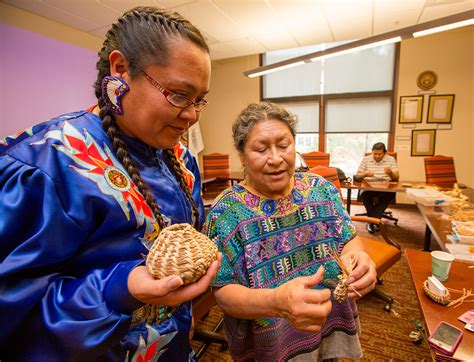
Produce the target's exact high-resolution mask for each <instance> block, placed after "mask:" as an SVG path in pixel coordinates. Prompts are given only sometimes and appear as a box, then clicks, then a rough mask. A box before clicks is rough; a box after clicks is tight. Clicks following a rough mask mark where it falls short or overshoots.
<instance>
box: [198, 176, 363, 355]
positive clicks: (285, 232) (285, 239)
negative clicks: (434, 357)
mask: <svg viewBox="0 0 474 362" xmlns="http://www.w3.org/2000/svg"><path fill="white" fill-rule="evenodd" d="M205 232H206V233H207V234H208V236H209V237H210V238H211V239H212V240H214V241H215V242H216V243H217V245H218V248H219V251H221V252H222V254H223V260H222V266H221V268H220V270H219V272H218V275H217V277H216V278H215V279H214V281H213V283H212V285H213V286H214V287H221V286H225V285H227V284H240V285H243V286H245V287H248V288H276V287H278V286H279V285H282V284H283V283H285V282H287V281H289V280H292V279H294V278H296V277H299V276H306V275H311V274H314V273H316V271H317V270H318V268H319V266H320V265H324V268H325V274H324V279H323V281H322V283H321V284H320V285H318V286H316V287H315V288H317V289H321V288H332V289H334V287H335V285H336V284H337V281H338V280H337V275H338V274H339V273H340V270H339V267H338V266H337V264H336V263H335V262H334V261H333V260H332V259H331V257H330V255H329V253H328V247H329V246H331V247H332V248H333V249H334V250H337V251H338V252H340V251H341V250H342V248H343V247H344V245H345V244H346V243H347V242H349V241H350V240H352V239H353V238H354V237H355V235H356V231H355V229H354V227H353V225H352V223H351V221H350V217H349V215H348V214H347V212H346V211H345V208H344V205H343V204H342V201H341V198H340V196H339V192H338V190H337V189H336V188H335V187H334V185H332V184H331V183H329V182H327V181H326V180H325V179H323V178H321V177H320V176H317V175H314V174H307V173H296V174H295V182H294V187H293V189H292V190H291V192H290V194H289V195H288V196H287V197H284V198H280V199H276V200H275V199H268V198H264V197H259V196H257V195H255V194H253V193H251V192H249V191H248V190H247V189H246V188H244V187H243V186H241V185H235V186H232V187H230V188H228V189H227V190H226V191H224V192H223V193H222V194H221V195H220V196H219V197H218V198H217V200H216V201H215V202H214V204H213V206H212V208H211V210H210V211H209V214H208V217H207V221H206V224H205ZM331 298H332V297H331ZM332 302H333V304H332V305H333V307H332V312H331V314H330V315H329V317H328V319H327V321H326V323H325V324H324V325H323V326H322V330H321V332H320V333H315V334H314V333H305V332H300V331H298V330H296V329H295V328H294V327H293V326H292V325H291V324H290V323H289V322H288V321H287V320H285V319H283V318H258V319H255V320H244V319H239V318H234V317H231V316H229V315H225V317H224V318H225V327H226V335H227V337H228V340H229V348H230V352H231V354H232V356H233V358H234V359H235V360H237V361H241V360H242V361H243V360H247V359H256V360H257V361H283V360H288V359H290V358H292V357H295V356H298V355H301V354H306V353H312V354H311V356H312V358H313V357H314V356H319V358H336V357H348V358H359V357H360V356H361V348H360V344H359V340H358V319H357V309H356V306H355V303H354V302H352V301H345V302H342V303H338V302H335V301H334V300H333V299H332Z"/></svg>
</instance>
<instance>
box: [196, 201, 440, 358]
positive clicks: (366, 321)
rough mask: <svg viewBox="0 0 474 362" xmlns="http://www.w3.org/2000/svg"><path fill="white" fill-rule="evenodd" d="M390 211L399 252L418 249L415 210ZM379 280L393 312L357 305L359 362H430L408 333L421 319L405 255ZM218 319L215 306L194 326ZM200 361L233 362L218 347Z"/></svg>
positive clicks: (419, 225)
mask: <svg viewBox="0 0 474 362" xmlns="http://www.w3.org/2000/svg"><path fill="white" fill-rule="evenodd" d="M391 209H392V211H393V214H394V216H395V217H397V218H398V219H399V222H398V225H397V226H395V225H393V222H391V221H387V222H386V224H387V225H388V233H389V235H391V236H392V237H393V239H395V240H396V241H397V242H398V243H399V244H400V245H401V246H402V249H421V248H422V246H423V239H424V231H425V224H424V222H423V219H422V217H421V216H420V214H419V213H418V210H417V209H416V208H415V207H400V208H391ZM363 211H364V209H363V207H362V206H360V205H353V209H352V210H351V214H352V215H354V214H356V213H358V212H363ZM356 227H357V230H358V232H359V233H360V234H361V235H364V234H367V231H366V229H365V225H363V224H360V223H358V224H356ZM375 235H377V234H375ZM435 244H436V243H435V242H434V241H432V242H431V247H432V248H433V249H435V250H436V249H438V247H437V245H435ZM382 279H383V284H382V285H379V286H377V288H380V290H381V291H383V292H385V293H387V294H389V295H391V296H392V297H393V298H394V300H395V302H394V304H393V308H392V312H390V313H388V312H385V311H384V310H383V306H384V302H383V301H381V300H380V299H378V298H376V297H375V296H374V295H372V294H369V295H368V296H365V297H364V298H362V299H361V300H359V301H358V302H357V306H358V309H359V315H360V321H361V327H362V333H361V336H360V341H361V345H362V349H363V358H362V359H361V361H431V354H430V350H429V348H428V345H427V342H426V341H425V340H423V341H422V342H421V343H420V344H414V343H413V342H412V341H411V339H410V338H409V334H410V332H411V331H416V330H417V329H416V326H415V323H416V322H417V321H418V322H422V316H421V312H420V310H419V306H418V301H417V299H416V294H415V289H414V287H413V284H412V281H411V277H410V272H409V270H408V265H407V262H406V259H405V256H404V255H402V258H401V260H400V261H398V262H397V263H396V264H395V265H394V266H392V267H391V268H390V269H389V270H388V271H387V272H385V273H384V274H383V278H382ZM221 317H222V312H221V311H220V309H219V307H217V306H215V307H214V308H213V309H212V310H211V312H210V313H209V315H208V316H207V317H206V318H205V319H203V320H202V321H200V322H198V323H197V326H199V327H200V328H203V329H207V330H212V328H213V327H214V326H215V325H216V324H217V322H218V321H219V319H220V318H221ZM202 345H203V344H202V342H197V341H193V343H192V346H193V348H194V350H195V351H197V350H198V349H199V348H200V347H201V346H202ZM200 361H205V362H207V361H209V362H213V361H216V362H217V361H232V357H231V356H230V354H229V353H228V351H226V350H224V351H222V350H221V349H220V346H219V345H217V344H210V345H208V347H207V349H206V350H205V352H204V353H203V354H202V355H201V357H200Z"/></svg>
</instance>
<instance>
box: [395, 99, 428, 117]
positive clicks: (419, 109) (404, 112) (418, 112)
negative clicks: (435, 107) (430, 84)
mask: <svg viewBox="0 0 474 362" xmlns="http://www.w3.org/2000/svg"><path fill="white" fill-rule="evenodd" d="M422 117H423V96H402V97H400V110H399V117H398V123H421V122H422Z"/></svg>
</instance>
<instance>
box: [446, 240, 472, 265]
mask: <svg viewBox="0 0 474 362" xmlns="http://www.w3.org/2000/svg"><path fill="white" fill-rule="evenodd" d="M446 247H447V248H448V250H449V252H450V253H451V254H453V256H454V257H455V258H456V259H458V260H466V261H471V262H474V250H472V249H473V246H472V245H469V244H450V243H447V244H446ZM471 250H472V251H471Z"/></svg>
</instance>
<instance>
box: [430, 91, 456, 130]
mask: <svg viewBox="0 0 474 362" xmlns="http://www.w3.org/2000/svg"><path fill="white" fill-rule="evenodd" d="M453 108H454V94H436V95H430V98H429V100H428V117H427V119H426V123H451V121H452V117H453Z"/></svg>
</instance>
